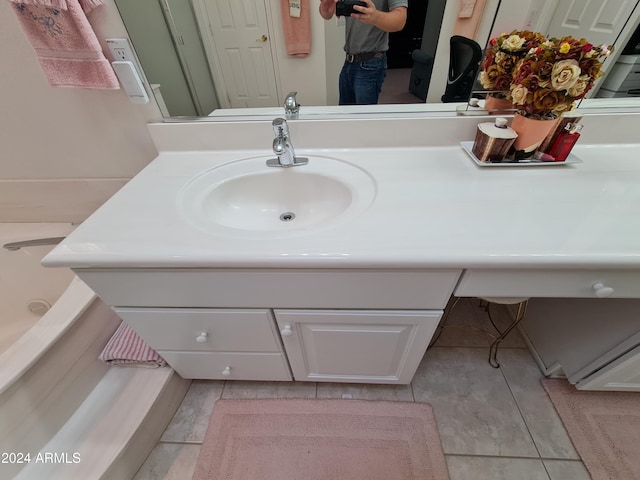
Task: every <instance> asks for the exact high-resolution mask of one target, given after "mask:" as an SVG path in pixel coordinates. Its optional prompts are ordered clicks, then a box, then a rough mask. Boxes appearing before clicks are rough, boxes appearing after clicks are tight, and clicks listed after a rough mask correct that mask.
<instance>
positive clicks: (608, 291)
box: [593, 283, 613, 298]
mask: <svg viewBox="0 0 640 480" xmlns="http://www.w3.org/2000/svg"><path fill="white" fill-rule="evenodd" d="M593 291H594V292H595V294H596V297H598V298H606V297H610V296H611V295H613V288H611V287H607V286H606V285H605V284H604V283H595V284H594V285H593Z"/></svg>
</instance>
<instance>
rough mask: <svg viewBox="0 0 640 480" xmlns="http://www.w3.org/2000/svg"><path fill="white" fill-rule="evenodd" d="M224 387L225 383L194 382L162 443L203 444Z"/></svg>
mask: <svg viewBox="0 0 640 480" xmlns="http://www.w3.org/2000/svg"><path fill="white" fill-rule="evenodd" d="M223 387H224V382H223V381H207V380H194V381H193V383H192V384H191V387H190V388H189V391H188V392H187V395H186V396H185V398H184V400H183V401H182V404H181V405H180V408H178V411H177V412H176V414H175V415H174V416H173V419H172V420H171V422H170V423H169V425H168V426H167V428H166V430H165V431H164V433H163V434H162V437H161V438H160V441H161V442H202V441H203V440H204V434H205V433H206V431H207V427H208V426H209V417H211V412H212V411H213V406H214V405H215V403H216V400H218V399H219V398H220V396H221V395H222V389H223Z"/></svg>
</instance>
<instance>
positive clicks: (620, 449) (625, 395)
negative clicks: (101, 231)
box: [542, 380, 640, 480]
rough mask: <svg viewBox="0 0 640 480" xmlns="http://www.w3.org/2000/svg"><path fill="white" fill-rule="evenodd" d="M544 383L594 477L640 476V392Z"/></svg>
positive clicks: (630, 478)
mask: <svg viewBox="0 0 640 480" xmlns="http://www.w3.org/2000/svg"><path fill="white" fill-rule="evenodd" d="M542 384H543V386H544V388H545V390H546V391H547V393H548V394H549V397H550V398H551V402H552V403H553V405H554V407H555V408H556V411H557V412H558V415H559V416H560V419H561V420H562V423H563V424H564V426H565V428H566V429H567V432H568V433H569V437H570V438H571V441H572V442H573V445H574V446H575V448H576V450H577V451H578V454H579V455H580V458H582V461H583V462H584V464H585V466H586V467H587V470H588V471H589V473H590V474H591V477H592V479H593V480H633V479H636V480H637V479H640V393H635V392H592V391H589V392H588V391H580V390H576V388H575V387H574V386H573V385H571V384H569V382H567V381H566V380H542Z"/></svg>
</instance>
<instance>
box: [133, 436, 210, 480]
mask: <svg viewBox="0 0 640 480" xmlns="http://www.w3.org/2000/svg"><path fill="white" fill-rule="evenodd" d="M199 453H200V445H194V444H186V443H159V444H158V445H157V446H156V447H155V448H154V449H153V451H152V452H151V454H150V455H149V457H147V460H146V461H145V462H144V465H142V467H140V470H138V473H136V476H135V477H134V478H133V480H185V479H189V478H191V477H192V476H193V471H194V468H195V465H196V460H197V459H198V454H199Z"/></svg>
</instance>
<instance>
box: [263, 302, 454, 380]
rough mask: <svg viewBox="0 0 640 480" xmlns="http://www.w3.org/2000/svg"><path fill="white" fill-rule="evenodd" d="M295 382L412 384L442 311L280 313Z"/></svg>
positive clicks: (278, 315) (281, 329)
mask: <svg viewBox="0 0 640 480" xmlns="http://www.w3.org/2000/svg"><path fill="white" fill-rule="evenodd" d="M275 316H276V320H277V322H278V328H279V329H280V334H281V335H282V341H283V343H284V346H285V349H286V352H287V356H288V357H289V362H290V364H291V369H292V370H293V375H294V377H295V378H296V380H308V381H325V382H354V383H362V382H364V383H402V384H406V383H409V382H410V381H411V379H412V378H413V375H414V373H415V371H416V369H417V368H418V365H419V364H420V360H421V359H422V357H423V355H424V352H425V350H426V348H427V346H428V345H429V341H430V340H431V338H432V336H433V333H434V331H435V329H436V327H437V325H438V322H439V321H440V318H441V317H442V311H441V310H409V311H403V310H389V311H376V310H276V311H275Z"/></svg>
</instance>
